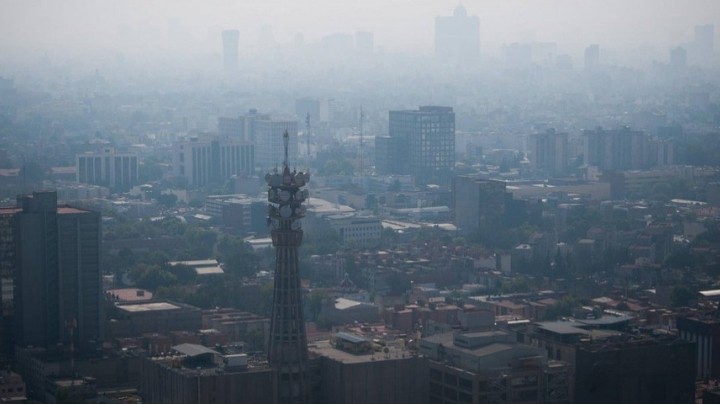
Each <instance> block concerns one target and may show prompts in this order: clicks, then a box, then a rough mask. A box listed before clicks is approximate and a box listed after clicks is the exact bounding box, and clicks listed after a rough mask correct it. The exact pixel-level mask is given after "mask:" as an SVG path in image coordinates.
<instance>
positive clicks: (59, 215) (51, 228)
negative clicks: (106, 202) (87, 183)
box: [2, 192, 102, 349]
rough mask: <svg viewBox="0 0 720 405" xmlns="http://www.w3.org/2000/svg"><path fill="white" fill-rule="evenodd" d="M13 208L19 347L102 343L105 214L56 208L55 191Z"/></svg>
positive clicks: (23, 199) (25, 198) (25, 199)
mask: <svg viewBox="0 0 720 405" xmlns="http://www.w3.org/2000/svg"><path fill="white" fill-rule="evenodd" d="M8 210H14V212H13V213H12V215H13V216H14V218H13V219H12V222H11V224H12V227H13V229H14V234H15V240H14V245H15V246H14V247H15V255H14V256H15V258H14V261H15V263H16V266H17V270H16V276H15V279H16V280H15V283H16V286H15V297H14V298H15V308H14V312H15V318H16V321H15V326H16V328H15V329H16V333H15V343H16V344H17V345H20V346H27V345H33V346H38V347H49V346H53V345H56V344H58V343H66V344H67V343H70V342H71V341H73V343H74V344H75V347H76V348H80V349H94V348H95V346H96V345H97V344H98V343H99V342H101V337H102V336H101V316H100V300H101V296H102V290H101V284H100V214H99V213H97V212H92V211H86V210H82V209H77V208H72V207H68V206H58V205H57V194H56V193H55V192H39V193H33V194H32V195H23V196H18V199H17V207H14V208H10V207H8V208H5V209H3V210H2V211H6V212H7V211H8Z"/></svg>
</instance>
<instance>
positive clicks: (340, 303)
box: [335, 298, 362, 309]
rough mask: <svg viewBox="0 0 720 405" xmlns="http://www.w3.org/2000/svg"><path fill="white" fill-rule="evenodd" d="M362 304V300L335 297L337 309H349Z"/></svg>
mask: <svg viewBox="0 0 720 405" xmlns="http://www.w3.org/2000/svg"><path fill="white" fill-rule="evenodd" d="M360 304H362V303H361V302H360V301H354V300H349V299H347V298H336V299H335V308H337V309H348V308H352V307H356V306H358V305H360Z"/></svg>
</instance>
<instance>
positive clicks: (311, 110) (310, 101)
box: [295, 97, 330, 124]
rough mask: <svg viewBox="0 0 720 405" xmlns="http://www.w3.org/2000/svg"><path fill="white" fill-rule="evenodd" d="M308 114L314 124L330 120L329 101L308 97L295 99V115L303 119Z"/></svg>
mask: <svg viewBox="0 0 720 405" xmlns="http://www.w3.org/2000/svg"><path fill="white" fill-rule="evenodd" d="M308 114H310V121H311V122H313V123H315V124H317V123H319V122H328V121H330V102H329V101H328V100H320V99H316V98H309V97H305V98H300V99H297V100H295V116H296V117H297V118H298V119H301V120H304V119H305V117H307V115H308Z"/></svg>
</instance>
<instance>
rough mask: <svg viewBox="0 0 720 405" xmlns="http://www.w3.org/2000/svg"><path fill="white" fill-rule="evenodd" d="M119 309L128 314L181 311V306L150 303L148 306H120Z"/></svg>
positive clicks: (166, 303)
mask: <svg viewBox="0 0 720 405" xmlns="http://www.w3.org/2000/svg"><path fill="white" fill-rule="evenodd" d="M117 307H118V308H119V309H122V310H124V311H128V312H150V311H169V310H171V309H180V307H179V306H177V305H175V304H171V303H169V302H150V303H147V304H129V305H118V306H117Z"/></svg>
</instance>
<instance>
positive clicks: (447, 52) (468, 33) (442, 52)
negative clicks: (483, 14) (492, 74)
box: [435, 5, 480, 61]
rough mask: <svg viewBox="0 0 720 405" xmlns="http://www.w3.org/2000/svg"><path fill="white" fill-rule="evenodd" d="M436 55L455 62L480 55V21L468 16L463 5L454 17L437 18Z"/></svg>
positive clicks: (475, 17) (458, 8)
mask: <svg viewBox="0 0 720 405" xmlns="http://www.w3.org/2000/svg"><path fill="white" fill-rule="evenodd" d="M435 55H436V56H438V57H440V58H444V59H449V60H453V61H458V60H468V59H473V58H477V57H478V56H479V55H480V19H479V18H478V17H477V16H468V15H467V10H466V9H465V7H463V6H462V5H458V6H457V7H456V8H455V11H454V12H453V15H452V16H438V17H435Z"/></svg>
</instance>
